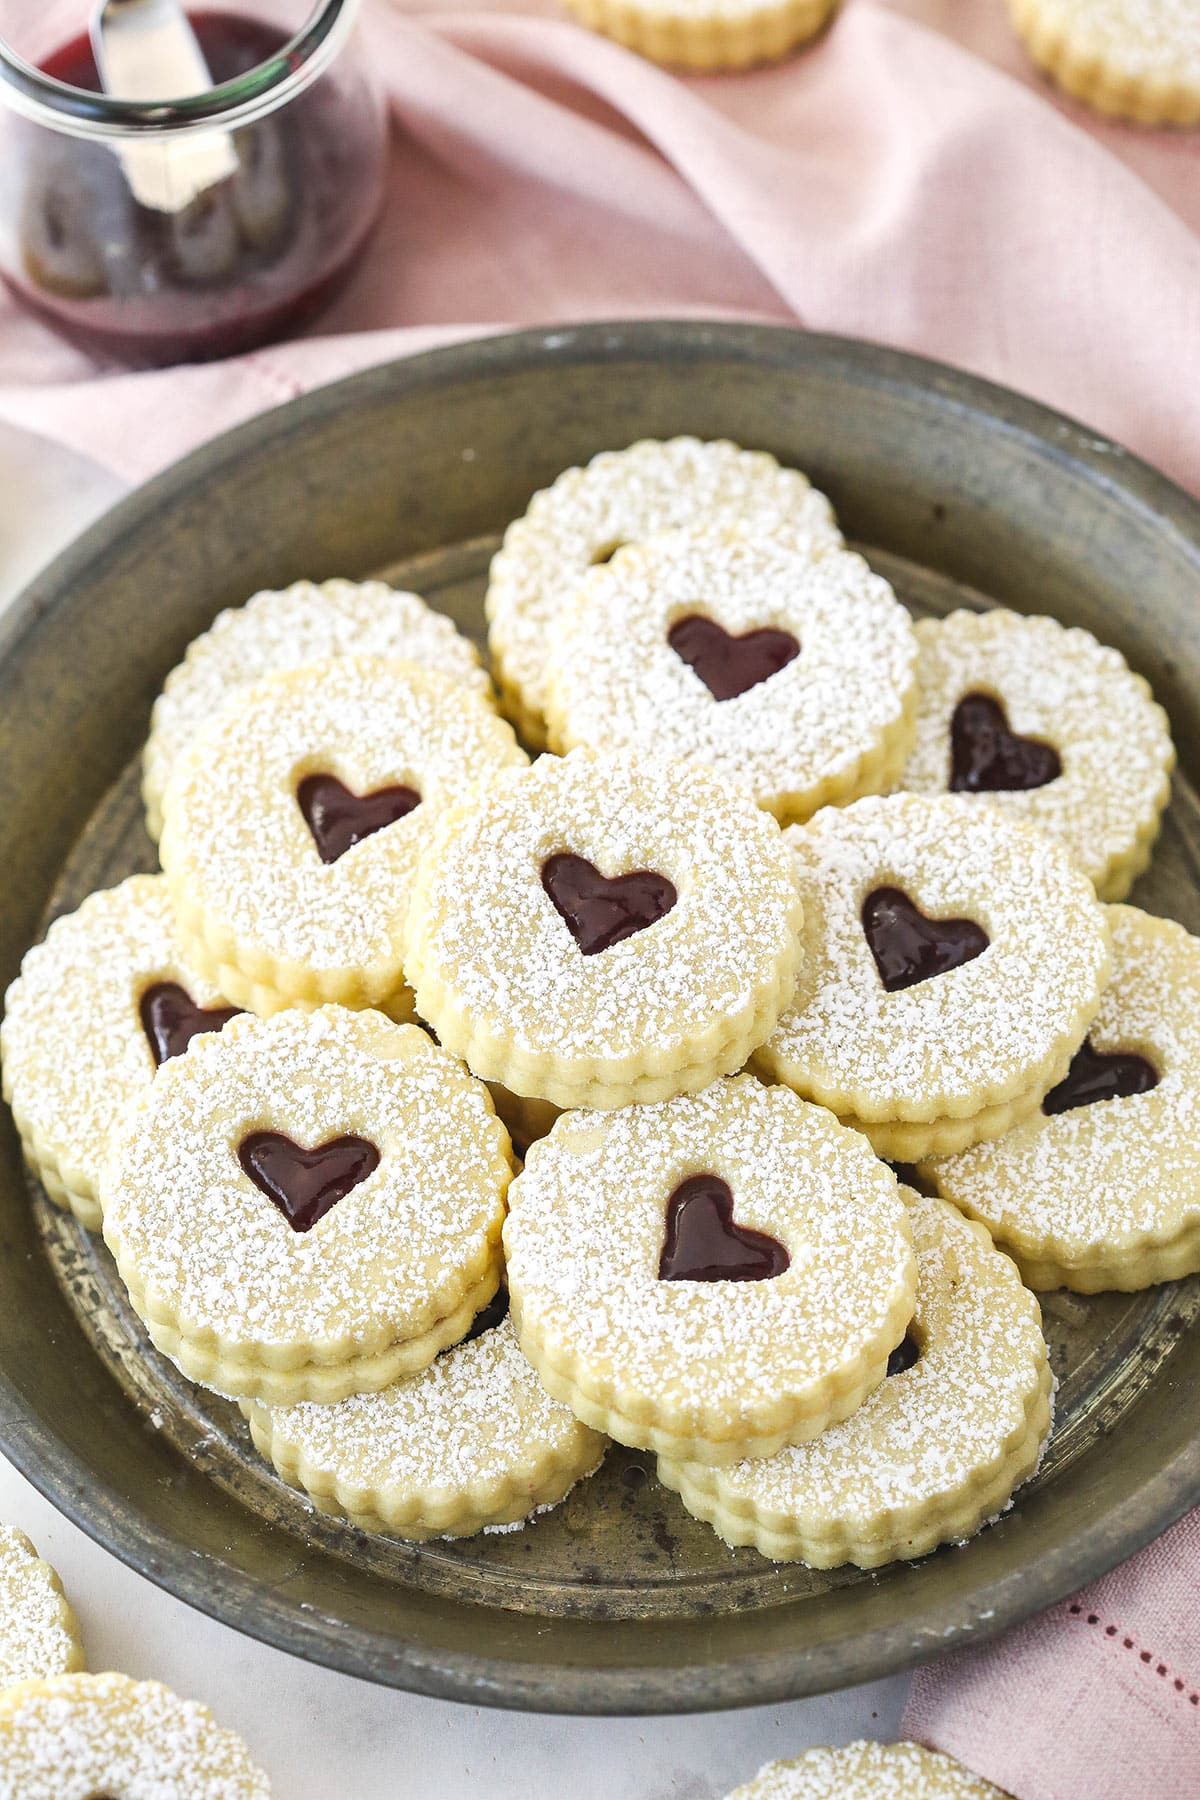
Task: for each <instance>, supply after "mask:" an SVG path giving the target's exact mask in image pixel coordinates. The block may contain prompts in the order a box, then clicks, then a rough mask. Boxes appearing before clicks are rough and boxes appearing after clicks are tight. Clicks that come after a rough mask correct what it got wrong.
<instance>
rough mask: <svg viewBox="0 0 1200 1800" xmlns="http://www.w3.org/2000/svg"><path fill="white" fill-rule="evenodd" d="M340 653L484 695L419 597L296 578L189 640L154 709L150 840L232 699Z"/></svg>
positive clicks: (147, 761)
mask: <svg viewBox="0 0 1200 1800" xmlns="http://www.w3.org/2000/svg"><path fill="white" fill-rule="evenodd" d="M347 655H357V656H386V657H390V658H392V659H395V658H400V659H402V660H403V661H404V662H412V663H419V664H420V665H421V666H422V667H423V668H429V669H440V670H441V672H442V673H443V674H444V675H451V676H454V677H455V678H456V679H457V680H459V681H462V682H465V683H466V684H467V686H468V687H470V688H472V689H473V690H474V691H475V692H476V693H477V694H478V695H479V696H480V697H481V698H482V699H484V700H489V699H490V698H491V692H492V684H491V682H490V681H489V680H488V678H487V675H486V674H485V673H484V670H483V668H482V667H481V665H480V661H479V653H478V651H477V650H476V649H475V646H474V644H472V643H471V641H470V639H469V638H465V637H463V635H462V633H461V632H460V631H458V630H456V629H455V626H454V623H453V621H452V620H450V619H448V618H446V616H445V615H444V614H443V613H439V612H435V611H434V609H433V608H432V607H431V606H427V605H426V604H425V602H424V600H422V599H421V598H420V597H419V596H418V595H416V594H410V593H407V592H405V591H404V590H403V589H400V588H393V587H389V586H388V585H387V583H386V582H383V581H321V582H316V581H296V582H293V584H292V586H291V587H288V588H280V589H278V590H276V589H271V590H268V591H266V592H264V593H261V594H255V595H254V596H253V597H252V598H251V599H250V600H248V601H247V602H246V604H245V605H244V606H230V607H227V608H226V609H225V611H224V612H222V613H218V614H217V617H216V618H215V619H214V620H213V622H212V624H211V625H210V627H209V629H208V630H207V631H206V632H204V633H202V635H201V636H200V637H198V638H194V639H193V640H192V642H191V643H190V644H189V645H188V650H187V655H186V656H185V657H184V659H183V661H182V662H181V663H180V664H179V665H178V667H177V668H174V669H172V670H171V673H170V674H169V675H168V676H167V679H166V681H165V683H164V684H163V691H162V693H161V694H160V695H159V697H158V699H157V700H156V701H155V703H154V713H153V716H152V718H151V721H150V738H149V741H148V743H147V745H146V751H145V756H144V759H143V775H142V795H143V798H144V800H145V803H146V825H147V828H148V830H149V832H150V836H151V837H152V838H154V839H155V840H157V839H158V838H159V837H160V836H161V834H162V797H163V794H164V792H165V791H166V786H167V782H168V780H169V779H170V775H171V770H172V769H173V768H174V766H175V763H176V761H177V760H178V758H179V755H180V753H181V752H182V751H183V750H184V749H185V748H186V746H187V745H188V744H189V743H190V742H191V740H192V738H193V737H195V735H196V733H197V732H198V731H202V730H203V729H204V727H205V725H207V724H208V722H209V721H210V720H211V719H213V718H215V717H216V715H217V713H218V712H219V711H220V710H221V707H222V706H223V705H224V703H225V701H226V700H228V698H229V696H230V695H231V694H232V693H234V692H236V690H237V689H238V688H241V687H247V686H249V684H250V683H251V682H254V681H259V680H261V679H262V677H263V676H264V675H274V674H278V673H279V672H280V671H282V670H284V669H298V668H300V667H301V666H302V665H303V664H304V663H310V662H321V661H323V660H324V659H325V658H326V657H329V656H347Z"/></svg>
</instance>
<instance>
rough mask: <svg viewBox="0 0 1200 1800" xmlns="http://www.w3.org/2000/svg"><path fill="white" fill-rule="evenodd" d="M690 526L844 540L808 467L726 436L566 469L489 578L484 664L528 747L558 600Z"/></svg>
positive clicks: (534, 503)
mask: <svg viewBox="0 0 1200 1800" xmlns="http://www.w3.org/2000/svg"><path fill="white" fill-rule="evenodd" d="M692 524H704V525H709V524H713V525H742V526H744V527H745V528H746V529H747V530H748V531H753V532H755V533H756V534H757V535H758V536H761V537H773V536H776V535H783V536H785V537H786V538H787V539H788V541H789V542H791V543H793V544H794V545H795V546H796V547H797V548H800V547H802V546H804V545H810V546H811V547H812V548H813V549H821V548H828V547H829V546H831V545H835V544H840V543H841V541H842V537H841V533H840V532H839V530H838V528H837V525H836V523H835V521H834V517H833V510H832V508H831V507H830V505H829V502H828V500H826V498H825V496H824V495H823V494H820V493H818V492H817V491H816V489H815V488H813V487H812V486H811V484H810V483H809V481H808V479H807V477H806V476H804V475H801V474H800V472H799V470H797V469H783V468H781V467H780V466H779V464H778V463H777V462H776V461H775V458H774V457H773V456H768V455H766V454H765V453H764V452H762V451H757V450H739V449H738V447H737V445H736V444H730V443H726V442H723V441H720V442H715V443H702V442H701V441H700V440H699V439H698V438H691V437H680V438H670V439H669V440H667V441H666V442H665V443H660V442H657V441H655V440H653V439H646V440H644V441H643V442H641V443H637V444H631V445H630V446H629V448H628V449H626V450H606V451H603V452H602V453H601V454H600V455H599V456H596V457H593V458H592V461H591V462H590V463H588V464H587V466H586V468H582V469H567V470H566V471H565V472H564V473H563V474H562V475H560V476H559V477H558V480H557V481H556V482H555V483H554V484H553V486H551V487H548V488H544V489H543V490H542V491H541V493H538V494H535V495H534V497H533V499H532V500H531V501H530V503H529V508H528V510H527V512H526V513H525V514H524V516H523V517H522V518H520V519H517V520H516V521H515V522H514V523H513V524H511V525H510V526H509V528H508V530H507V531H506V532H505V534H504V543H503V545H502V546H501V548H500V549H499V550H498V551H497V553H496V555H495V556H494V557H493V559H492V568H491V575H490V577H489V581H488V591H487V602H486V605H487V616H488V621H489V629H488V644H489V647H490V649H491V653H492V664H493V667H494V668H495V671H496V679H497V681H498V682H499V684H500V691H501V697H502V701H503V705H504V709H505V711H506V712H507V713H508V715H509V717H510V718H511V719H513V720H514V721H515V723H516V724H517V726H518V728H519V729H520V731H521V734H522V736H523V737H524V738H525V739H526V741H527V742H528V743H529V744H530V745H531V746H532V747H534V748H535V749H538V748H541V747H542V746H543V745H544V743H545V723H544V719H543V713H544V711H545V705H546V651H547V645H548V642H549V634H550V630H551V627H552V625H553V623H554V621H555V619H556V617H557V615H558V612H559V609H560V607H562V606H563V605H564V604H565V602H567V601H568V600H570V599H571V597H572V595H573V594H574V592H575V590H576V588H577V587H578V586H579V582H580V580H581V579H582V577H583V576H584V575H585V574H586V573H587V571H588V569H590V568H591V567H592V565H593V564H594V563H601V562H604V561H605V560H606V559H607V558H608V557H610V556H611V555H612V553H613V551H614V550H617V549H619V548H620V546H621V545H622V544H630V543H637V542H640V541H641V539H643V538H647V537H651V536H653V535H654V534H656V533H658V532H661V531H671V530H674V529H675V528H676V527H678V526H682V525H692Z"/></svg>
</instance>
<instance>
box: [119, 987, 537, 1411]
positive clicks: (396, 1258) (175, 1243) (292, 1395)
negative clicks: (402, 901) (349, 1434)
mask: <svg viewBox="0 0 1200 1800" xmlns="http://www.w3.org/2000/svg"><path fill="white" fill-rule="evenodd" d="M510 1175H511V1167H510V1164H509V1160H508V1137H507V1134H506V1132H505V1130H504V1127H503V1126H502V1125H501V1123H500V1121H499V1120H498V1119H497V1118H496V1116H495V1114H494V1112H493V1110H492V1104H491V1101H490V1099H489V1098H488V1094H487V1091H486V1089H485V1088H484V1087H483V1086H482V1085H481V1084H480V1083H479V1082H477V1081H474V1080H473V1079H472V1078H471V1077H470V1076H469V1075H468V1074H467V1072H466V1070H465V1069H463V1067H462V1065H461V1064H460V1063H458V1062H456V1061H455V1059H454V1058H453V1057H452V1056H449V1055H447V1053H446V1052H445V1051H444V1050H441V1049H439V1048H438V1047H437V1045H435V1044H433V1043H431V1042H430V1040H429V1038H428V1037H427V1036H426V1035H425V1033H424V1032H423V1031H419V1030H418V1029H417V1027H416V1026H415V1025H393V1024H392V1023H391V1022H390V1021H389V1020H387V1019H385V1018H384V1017H383V1016H382V1014H380V1013H373V1012H361V1013H352V1012H347V1011H346V1010H345V1009H344V1008H341V1007H323V1008H321V1009H319V1010H318V1011H316V1012H312V1013H307V1012H301V1011H298V1010H293V1011H290V1012H286V1013H279V1014H276V1016H275V1017H274V1018H272V1019H253V1018H249V1017H247V1018H244V1019H235V1020H234V1022H233V1023H232V1024H231V1025H228V1026H227V1027H226V1028H225V1030H224V1031H223V1032H222V1033H221V1034H220V1036H219V1037H211V1036H210V1037H206V1038H201V1039H198V1040H197V1042H196V1043H195V1044H194V1045H193V1046H192V1048H191V1049H190V1050H189V1052H188V1054H187V1055H186V1056H183V1057H180V1058H178V1060H176V1061H175V1062H169V1063H166V1064H164V1065H163V1067H162V1069H160V1071H159V1073H158V1075H157V1076H156V1078H155V1080H154V1081H153V1082H152V1083H151V1085H150V1087H149V1088H148V1089H147V1091H146V1093H145V1094H144V1095H143V1096H142V1098H141V1099H140V1100H138V1101H136V1102H135V1103H134V1105H133V1107H132V1109H131V1111H130V1113H129V1114H128V1115H127V1118H126V1122H125V1124H124V1126H123V1128H122V1129H121V1130H120V1131H119V1132H117V1133H115V1134H114V1138H113V1143H112V1151H111V1157H110V1161H109V1164H108V1167H107V1169H106V1172H105V1179H104V1183H103V1188H102V1199H103V1206H104V1236H105V1240H106V1242H107V1244H108V1246H109V1248H110V1250H111V1251H112V1253H113V1255H114V1257H115V1258H116V1262H117V1267H118V1269H119V1271H120V1273H121V1277H122V1279H123V1280H124V1282H125V1285H126V1287H127V1288H128V1289H129V1295H130V1299H131V1300H132V1302H133V1305H134V1307H135V1308H136V1310H137V1312H138V1313H139V1315H140V1316H141V1318H142V1319H143V1320H144V1321H145V1323H146V1326H147V1329H148V1330H149V1333H150V1336H151V1338H152V1339H153V1341H154V1343H155V1344H156V1345H157V1346H158V1348H159V1349H160V1350H162V1351H164V1352H165V1353H166V1354H167V1355H168V1356H170V1357H172V1358H173V1359H174V1361H175V1362H176V1363H178V1365H179V1367H180V1368H181V1369H182V1370H183V1372H184V1373H185V1374H186V1375H190V1376H191V1377H192V1378H193V1380H196V1381H201V1382H204V1383H206V1384H207V1385H208V1386H210V1387H213V1388H216V1389H217V1390H218V1391H219V1392H221V1393H225V1394H229V1395H231V1396H232V1397H233V1398H234V1399H262V1400H266V1401H268V1402H270V1403H272V1404H280V1405H290V1404H291V1403H292V1402H293V1401H298V1400H321V1401H333V1400H340V1399H342V1398H343V1397H344V1396H345V1395H346V1394H353V1393H358V1392H364V1391H367V1390H370V1389H374V1388H381V1387H386V1386H387V1384H388V1382H390V1381H394V1380H396V1379H397V1378H398V1377H399V1376H401V1375H406V1374H411V1373H413V1372H414V1371H416V1370H417V1369H422V1368H424V1367H425V1365H426V1364H427V1363H430V1362H432V1361H433V1358H434V1357H435V1356H436V1355H437V1353H438V1351H439V1350H441V1349H444V1348H445V1346H446V1345H447V1344H452V1343H456V1342H457V1341H458V1339H459V1338H461V1337H462V1335H463V1333H464V1332H465V1331H467V1330H468V1329H469V1327H470V1324H471V1320H472V1319H473V1318H474V1317H475V1314H476V1313H477V1312H478V1311H479V1309H480V1308H481V1307H482V1306H484V1305H486V1303H487V1301H488V1300H489V1299H490V1298H491V1296H492V1295H493V1294H494V1293H495V1291H496V1287H497V1284H498V1282H499V1279H500V1246H499V1239H500V1229H501V1224H502V1221H503V1217H504V1196H505V1191H506V1189H507V1187H508V1182H509V1178H510Z"/></svg>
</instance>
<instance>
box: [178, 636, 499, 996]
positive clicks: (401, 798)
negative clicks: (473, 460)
mask: <svg viewBox="0 0 1200 1800" xmlns="http://www.w3.org/2000/svg"><path fill="white" fill-rule="evenodd" d="M525 760H526V759H525V756H524V754H523V753H522V752H521V751H520V750H519V749H518V748H517V745H516V741H515V739H514V737H513V734H512V731H511V729H510V727H509V726H508V725H506V724H505V723H504V721H503V720H501V719H499V718H497V717H496V715H495V713H494V712H493V711H492V709H491V707H490V706H488V704H487V703H486V701H484V700H483V699H481V698H480V697H479V695H478V694H476V693H474V692H472V691H471V690H470V689H469V688H467V687H466V686H464V684H463V683H462V682H460V681H456V680H454V679H453V678H452V677H451V676H448V675H443V674H441V673H440V672H439V671H437V670H434V669H419V668H417V667H416V666H415V665H414V664H412V663H404V662H388V661H387V660H385V659H384V658H382V657H375V656H342V657H334V658H330V659H328V660H326V661H325V662H317V663H308V664H306V665H305V667H303V668H301V669H295V670H291V671H288V672H285V673H284V674H281V675H273V676H269V677H268V678H267V679H266V680H264V681H260V682H258V683H256V684H254V685H253V686H251V687H248V688H244V689H242V690H241V691H240V692H239V693H238V694H237V695H236V696H235V698H233V699H232V700H230V702H229V703H228V705H227V706H226V707H225V708H224V709H223V710H222V712H221V713H220V714H219V715H218V717H217V719H216V720H215V721H214V722H213V723H212V724H210V725H209V726H207V727H206V728H205V730H204V731H202V732H201V733H200V734H199V735H198V736H197V737H195V738H193V739H192V741H191V743H190V744H189V745H188V747H187V749H186V750H185V751H184V752H183V753H182V755H181V756H180V757H179V758H178V760H177V762H176V765H175V770H174V773H173V775H172V778H171V782H170V785H169V787H168V789H167V794H166V798H165V801H164V806H165V812H166V824H165V828H164V831H163V839H162V861H163V868H164V869H165V871H166V874H167V880H168V882H169V883H170V888H171V899H172V903H173V905H174V907H175V912H176V917H177V921H178V926H179V932H180V936H181V938H182V939H183V942H184V943H185V945H186V947H187V950H188V954H189V956H190V957H191V958H192V959H193V961H194V962H195V964H196V966H197V967H198V968H200V969H202V970H203V971H204V972H205V973H206V974H207V975H208V977H209V978H210V980H211V981H212V982H213V983H214V985H215V986H217V987H218V988H219V990H220V991H221V992H222V993H224V994H226V995H227V996H228V998H229V999H230V1000H231V1001H233V1002H234V1003H235V1004H237V1005H239V1006H244V1007H247V1008H249V1009H250V1010H251V1011H253V1012H257V1013H264V1014H265V1013H271V1012H275V1011H278V1009H279V1008H280V1007H283V1006H319V1005H321V1004H322V1003H323V1002H325V1001H336V1002H339V1003H341V1004H343V1005H346V1006H381V1007H383V1008H384V1009H385V1010H387V1011H390V1012H395V1013H397V1015H398V1016H403V1014H404V1012H405V1011H406V1006H407V1002H406V998H405V993H404V986H403V971H402V962H401V935H402V928H403V924H404V914H405V910H406V906H407V901H408V892H409V887H410V885H411V882H412V877H413V871H414V869H415V867H416V861H417V856H418V853H419V850H420V848H421V846H422V844H424V843H425V841H426V840H427V838H428V837H429V835H430V833H431V831H432V830H433V828H434V826H435V824H436V822H437V820H438V819H439V817H440V816H441V815H442V813H443V812H445V811H446V809H447V807H449V806H450V805H451V804H452V803H453V802H454V801H455V800H457V799H459V798H461V797H462V795H463V794H465V793H467V792H469V791H470V789H471V787H472V786H473V784H474V783H475V782H476V781H484V780H486V779H487V778H488V776H489V775H491V774H493V773H495V772H496V771H498V770H500V769H503V768H508V767H511V766H512V765H514V764H519V765H523V764H524V763H525Z"/></svg>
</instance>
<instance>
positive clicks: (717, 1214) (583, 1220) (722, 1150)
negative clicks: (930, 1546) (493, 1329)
mask: <svg viewBox="0 0 1200 1800" xmlns="http://www.w3.org/2000/svg"><path fill="white" fill-rule="evenodd" d="M509 1204H510V1211H509V1216H508V1220H507V1222H506V1224H505V1228H504V1245H505V1256H506V1260H507V1265H508V1284H509V1291H510V1293H511V1296H512V1313H513V1322H514V1324H515V1326H516V1331H517V1336H518V1338H519V1340H520V1343H521V1348H522V1349H523V1350H524V1352H525V1354H526V1355H527V1356H528V1357H529V1359H530V1360H531V1362H532V1363H533V1365H534V1367H535V1368H536V1369H537V1371H538V1374H539V1375H540V1376H541V1378H542V1380H543V1382H544V1383H545V1385H546V1386H547V1387H548V1388H549V1390H550V1392H551V1393H552V1394H554V1395H556V1396H557V1398H559V1399H560V1400H564V1401H565V1402H566V1404H567V1405H568V1406H570V1407H571V1409H572V1411H573V1412H575V1413H576V1414H577V1415H578V1417H579V1418H581V1419H583V1420H584V1421H585V1423H587V1424H589V1425H591V1426H593V1427H594V1428H595V1429H596V1430H599V1431H604V1432H606V1433H607V1434H608V1435H609V1436H610V1437H614V1438H616V1439H617V1440H618V1441H619V1442H621V1443H625V1444H632V1445H635V1446H638V1447H641V1448H647V1449H652V1450H657V1451H660V1452H661V1453H663V1454H664V1455H671V1456H673V1457H675V1458H691V1459H695V1460H698V1461H704V1462H710V1463H722V1462H732V1461H736V1460H737V1459H738V1458H740V1457H743V1456H747V1455H755V1454H757V1455H760V1456H765V1455H769V1454H770V1453H771V1452H772V1451H773V1450H775V1449H777V1448H778V1447H779V1446H780V1445H781V1444H785V1443H790V1442H796V1441H798V1440H799V1439H801V1438H806V1437H811V1436H812V1435H813V1434H814V1433H816V1432H819V1431H822V1430H824V1429H825V1427H826V1426H827V1425H828V1424H829V1423H830V1422H831V1421H832V1420H835V1419H840V1418H844V1417H845V1416H846V1414H847V1413H849V1412H852V1411H853V1410H854V1408H855V1407H857V1406H860V1405H861V1404H862V1402H863V1400H864V1399H865V1397H866V1396H867V1395H868V1394H869V1393H870V1392H871V1390H872V1389H873V1388H874V1387H876V1386H878V1384H879V1382H880V1381H881V1380H882V1379H883V1374H884V1370H885V1368H886V1365H887V1359H888V1356H889V1354H890V1353H891V1351H892V1350H893V1349H894V1348H895V1346H896V1345H897V1344H898V1343H899V1342H900V1340H901V1338H902V1336H903V1333H904V1329H905V1326H906V1325H907V1323H908V1320H909V1318H910V1317H911V1315H912V1310H913V1304H914V1299H915V1292H916V1264H915V1261H914V1258H913V1252H912V1241H911V1231H910V1228H909V1222H908V1215H907V1212H906V1210H905V1207H904V1203H903V1201H902V1199H901V1197H900V1192H899V1188H898V1185H897V1182H896V1179H895V1177H894V1175H893V1174H892V1172H891V1170H890V1169H889V1168H887V1166H886V1165H885V1164H884V1163H881V1162H879V1161H878V1160H877V1159H876V1157H875V1156H874V1155H873V1154H872V1152H871V1149H870V1146H869V1145H868V1144H867V1142H866V1140H865V1139H864V1138H862V1137H861V1136H859V1135H858V1134H857V1133H855V1132H851V1131H847V1130H846V1129H845V1127H843V1126H841V1125H839V1124H838V1122H837V1120H836V1119H835V1118H833V1117H832V1116H831V1114H829V1113H827V1112H825V1111H823V1110H822V1109H821V1108H819V1107H815V1106H808V1105H805V1103H804V1102H803V1101H801V1100H798V1099H797V1098H796V1096H795V1095H794V1094H792V1093H790V1092H789V1091H788V1090H787V1089H786V1088H766V1087H763V1086H762V1085H761V1084H760V1083H759V1082H757V1081H755V1080H754V1078H753V1077H752V1076H749V1075H742V1076H736V1077H734V1078H733V1079H732V1080H728V1081H721V1082H717V1083H715V1084H714V1085H713V1086H711V1087H709V1088H706V1089H705V1090H704V1092H703V1093H699V1094H688V1095H682V1096H679V1097H677V1098H675V1099H673V1100H667V1101H661V1102H658V1103H656V1104H653V1105H649V1106H632V1107H627V1108H625V1110H624V1111H622V1112H617V1113H605V1114H596V1113H573V1114H569V1115H567V1116H565V1117H563V1118H561V1119H559V1120H558V1122H557V1124H556V1125H555V1126H554V1128H553V1130H552V1131H551V1132H550V1135H549V1136H548V1137H546V1138H543V1139H542V1140H541V1141H540V1142H539V1143H537V1144H534V1145H533V1146H532V1148H531V1149H530V1151H529V1156H528V1158H527V1160H526V1164H525V1169H524V1172H523V1173H522V1174H521V1175H519V1176H518V1177H517V1179H516V1181H514V1183H513V1186H512V1189H511V1192H510V1195H509Z"/></svg>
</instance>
